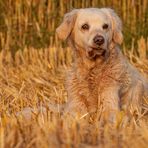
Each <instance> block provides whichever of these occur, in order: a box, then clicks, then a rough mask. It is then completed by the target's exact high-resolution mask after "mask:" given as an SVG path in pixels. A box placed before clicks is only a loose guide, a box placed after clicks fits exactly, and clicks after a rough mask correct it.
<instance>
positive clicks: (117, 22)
mask: <svg viewBox="0 0 148 148" xmlns="http://www.w3.org/2000/svg"><path fill="white" fill-rule="evenodd" d="M102 11H103V12H105V13H106V14H107V16H108V17H109V18H110V19H111V21H112V29H113V41H114V42H115V43H117V44H122V42H123V34H122V22H121V19H120V18H119V16H118V15H117V14H116V13H115V12H114V10H113V9H110V8H102Z"/></svg>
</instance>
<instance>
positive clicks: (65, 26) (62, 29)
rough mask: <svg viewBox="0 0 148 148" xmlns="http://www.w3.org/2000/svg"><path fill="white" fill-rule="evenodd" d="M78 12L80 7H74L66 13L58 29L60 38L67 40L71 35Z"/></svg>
mask: <svg viewBox="0 0 148 148" xmlns="http://www.w3.org/2000/svg"><path fill="white" fill-rule="evenodd" d="M77 12H78V9H74V10H72V11H71V12H69V13H66V14H65V15H64V19H63V22H62V23H61V25H60V26H59V27H58V28H57V29H56V33H57V35H58V37H59V38H60V39H62V40H66V39H67V38H68V36H69V35H70V33H71V31H72V29H73V27H74V24H75V20H76V17H77Z"/></svg>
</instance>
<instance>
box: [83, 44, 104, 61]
mask: <svg viewBox="0 0 148 148" xmlns="http://www.w3.org/2000/svg"><path fill="white" fill-rule="evenodd" d="M105 53H106V50H105V49H103V48H99V47H98V48H94V47H89V48H88V50H87V53H86V54H87V57H88V58H89V59H91V60H92V59H96V58H99V57H101V56H105Z"/></svg>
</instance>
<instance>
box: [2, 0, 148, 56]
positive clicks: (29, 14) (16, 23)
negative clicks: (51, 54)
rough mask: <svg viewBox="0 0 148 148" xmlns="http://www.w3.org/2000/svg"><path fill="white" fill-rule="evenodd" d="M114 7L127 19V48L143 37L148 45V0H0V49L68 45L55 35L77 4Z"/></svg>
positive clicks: (83, 6) (125, 31) (125, 29)
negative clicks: (64, 17)
mask: <svg viewBox="0 0 148 148" xmlns="http://www.w3.org/2000/svg"><path fill="white" fill-rule="evenodd" d="M85 7H97V8H100V7H110V8H113V9H115V11H116V12H117V13H118V15H119V16H120V17H121V19H122V21H123V32H124V44H123V45H125V47H126V48H129V49H131V46H134V47H135V48H136V47H137V40H139V39H141V38H142V39H143V42H145V43H144V44H145V46H146V48H147V37H148V0H0V50H1V49H8V50H11V51H12V52H13V53H14V52H15V51H16V50H18V49H24V48H25V47H33V48H36V49H39V48H47V47H49V46H50V47H51V46H52V47H53V46H59V45H64V44H61V42H60V41H59V40H58V39H57V37H56V36H55V29H56V27H57V26H58V25H59V24H60V22H61V21H62V17H63V15H64V14H65V13H66V12H68V11H70V10H72V9H74V8H85Z"/></svg>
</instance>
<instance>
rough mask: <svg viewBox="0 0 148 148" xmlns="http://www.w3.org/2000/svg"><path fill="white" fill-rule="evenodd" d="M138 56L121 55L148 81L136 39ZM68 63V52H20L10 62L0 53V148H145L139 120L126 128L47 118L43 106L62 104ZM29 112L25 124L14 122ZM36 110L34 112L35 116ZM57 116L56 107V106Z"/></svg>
mask: <svg viewBox="0 0 148 148" xmlns="http://www.w3.org/2000/svg"><path fill="white" fill-rule="evenodd" d="M138 44H139V47H138V51H139V52H138V53H137V52H136V53H135V50H134V47H133V48H132V49H131V50H128V51H129V52H128V53H127V52H126V51H127V50H125V49H124V53H125V54H126V55H127V56H128V57H129V59H130V61H131V62H132V63H133V64H135V65H136V66H137V67H138V68H139V70H140V71H141V72H142V73H145V75H146V76H148V60H147V58H146V50H147V49H146V48H147V45H148V44H147V42H146V41H145V40H144V39H143V38H141V39H140V40H139V42H138ZM71 61H72V56H71V50H70V49H69V48H66V49H62V48H56V47H49V48H47V49H41V50H36V49H33V48H26V49H25V50H24V51H20V50H19V51H18V52H17V53H16V55H15V57H14V58H12V56H11V53H10V51H8V50H2V51H1V53H0V148H4V147H5V148H11V147H13V148H14V147H15V148H23V147H24V148H32V147H37V148H38V147H39V148H46V147H82V148H84V147H86V148H87V147H98V146H100V147H134V148H139V147H141V148H142V147H143V148H144V147H145V148H146V147H147V145H148V126H147V123H148V122H147V120H146V118H145V117H143V118H141V117H140V118H138V119H134V118H133V120H132V121H131V122H130V123H129V125H128V126H127V127H124V128H123V127H121V126H120V120H121V118H122V114H121V115H120V120H119V122H118V124H117V125H116V126H115V127H111V126H110V125H108V124H106V125H105V127H104V128H102V127H100V126H99V124H98V122H90V121H89V122H88V121H85V120H84V119H82V120H80V119H72V118H70V117H69V116H66V117H64V118H62V117H61V116H60V114H58V113H54V112H51V111H50V109H49V108H48V107H47V104H48V103H49V102H51V101H52V102H56V103H60V104H62V103H63V102H66V99H67V96H66V91H65V87H64V79H65V72H66V71H67V68H68V67H69V66H70V64H71ZM24 108H25V111H26V113H25V114H26V115H27V111H28V110H29V111H30V108H32V110H33V112H32V114H31V115H32V116H31V119H27V118H24V117H23V116H21V115H20V116H17V115H16V114H17V113H18V112H19V111H21V110H24ZM37 108H40V111H38V109H37ZM57 110H58V106H57Z"/></svg>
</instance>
